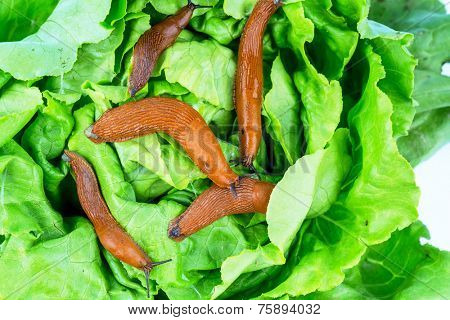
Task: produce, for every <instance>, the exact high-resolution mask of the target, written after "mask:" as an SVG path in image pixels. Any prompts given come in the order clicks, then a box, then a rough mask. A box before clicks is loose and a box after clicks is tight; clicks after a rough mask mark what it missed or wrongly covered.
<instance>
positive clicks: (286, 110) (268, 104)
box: [263, 56, 301, 165]
mask: <svg viewBox="0 0 450 320" xmlns="http://www.w3.org/2000/svg"><path fill="white" fill-rule="evenodd" d="M270 77H271V80H272V83H273V84H274V86H273V87H272V89H271V90H270V91H269V92H268V93H267V94H266V96H265V98H264V106H263V108H264V114H265V115H266V117H267V118H268V119H269V123H270V124H269V126H270V127H271V129H272V130H271V132H273V136H272V139H273V140H276V141H279V142H280V144H281V147H282V148H283V150H284V153H285V154H286V158H287V160H288V161H289V164H290V165H292V164H294V162H295V161H296V160H297V159H298V158H299V157H300V153H301V144H300V143H301V132H300V99H299V96H298V94H297V91H296V89H295V86H294V82H293V81H292V79H291V77H290V76H289V74H288V73H287V71H286V69H285V67H284V65H283V62H282V61H281V58H280V56H277V58H276V59H275V61H274V62H273V65H272V71H271V73H270Z"/></svg>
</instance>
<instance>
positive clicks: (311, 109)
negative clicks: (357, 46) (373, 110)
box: [273, 2, 342, 153]
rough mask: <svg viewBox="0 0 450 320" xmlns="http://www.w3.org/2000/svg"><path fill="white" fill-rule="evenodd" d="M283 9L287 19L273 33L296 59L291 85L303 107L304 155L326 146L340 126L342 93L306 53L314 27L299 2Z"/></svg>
mask: <svg viewBox="0 0 450 320" xmlns="http://www.w3.org/2000/svg"><path fill="white" fill-rule="evenodd" d="M282 8H283V12H284V13H285V15H286V18H287V20H284V22H282V23H277V24H275V25H274V26H273V34H274V38H275V40H276V41H275V42H276V43H277V45H278V46H279V47H281V48H291V49H292V50H294V52H295V54H296V56H297V59H298V63H297V65H298V66H297V70H296V71H295V72H294V82H295V85H296V87H297V89H298V90H299V92H300V94H301V100H302V102H303V107H304V108H303V110H302V112H301V118H302V122H303V125H304V128H305V137H306V141H307V153H314V152H315V151H317V150H320V149H322V148H323V147H324V146H325V145H326V144H327V142H328V141H329V140H330V139H331V137H332V136H333V133H334V131H335V130H336V128H337V126H338V124H339V120H340V115H341V111H342V90H341V86H340V85H339V82H337V81H335V80H331V81H328V80H327V78H326V77H325V76H324V75H322V74H320V73H319V72H318V71H317V70H316V69H315V67H314V66H313V65H312V63H311V61H310V60H309V58H308V55H307V54H306V49H305V43H306V42H311V41H312V40H313V38H314V25H313V23H312V21H311V20H309V19H307V18H306V17H305V14H304V9H303V6H302V2H298V3H293V4H289V5H284V6H283V7H282ZM286 35H287V37H286ZM286 39H287V42H286Z"/></svg>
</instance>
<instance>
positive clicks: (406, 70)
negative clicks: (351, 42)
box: [358, 19, 417, 137]
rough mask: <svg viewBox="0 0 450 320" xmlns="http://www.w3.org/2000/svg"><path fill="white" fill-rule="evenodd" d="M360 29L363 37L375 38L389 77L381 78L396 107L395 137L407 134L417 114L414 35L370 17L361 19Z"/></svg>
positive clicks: (376, 47) (394, 117)
mask: <svg viewBox="0 0 450 320" xmlns="http://www.w3.org/2000/svg"><path fill="white" fill-rule="evenodd" d="M358 30H359V32H360V33H361V37H362V38H364V39H371V44H372V45H373V47H374V51H375V52H376V53H377V54H379V55H380V56H381V59H382V61H383V66H384V68H385V70H386V77H385V78H384V79H382V80H381V81H380V89H381V90H383V92H384V93H386V94H387V95H388V96H389V99H390V100H391V102H392V105H393V107H394V112H393V114H392V117H391V119H392V125H393V131H394V137H399V136H404V135H407V133H408V129H409V127H410V126H411V123H412V121H413V118H414V115H415V108H414V106H413V99H412V94H413V88H414V68H415V67H416V64H417V60H416V59H415V58H414V57H413V55H412V54H411V53H410V52H409V47H410V46H411V43H412V42H413V35H412V34H410V33H404V32H398V31H395V30H392V29H390V28H388V27H386V26H384V25H382V24H380V23H377V22H375V21H371V20H368V19H364V20H362V21H361V22H360V23H359V25H358Z"/></svg>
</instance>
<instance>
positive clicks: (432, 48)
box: [370, 0, 450, 165]
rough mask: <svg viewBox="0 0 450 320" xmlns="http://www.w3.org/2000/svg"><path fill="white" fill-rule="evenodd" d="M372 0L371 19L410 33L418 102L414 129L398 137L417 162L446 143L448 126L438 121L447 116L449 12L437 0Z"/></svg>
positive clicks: (449, 87) (449, 86)
mask: <svg viewBox="0 0 450 320" xmlns="http://www.w3.org/2000/svg"><path fill="white" fill-rule="evenodd" d="M373 2H374V3H373V5H372V9H371V11H370V18H371V19H374V20H376V21H379V22H381V23H384V24H386V25H388V26H390V27H392V28H395V29H397V30H402V31H406V32H410V33H413V34H414V38H415V40H414V42H413V44H412V46H411V48H410V50H411V52H412V53H413V54H414V56H415V57H416V58H417V59H418V66H417V68H416V71H415V76H414V93H413V97H414V99H415V100H416V101H417V102H418V104H417V105H416V110H417V112H418V114H417V116H416V118H415V119H414V124H413V128H414V129H413V130H411V131H410V134H409V136H407V137H402V138H400V139H399V145H400V150H401V151H402V154H403V155H405V157H406V158H407V159H408V160H409V161H410V162H411V163H412V164H414V165H417V164H418V163H420V162H421V161H423V160H425V159H427V158H428V157H430V156H431V155H432V154H433V153H434V152H436V151H437V150H438V149H439V148H440V147H441V146H443V145H444V144H445V143H447V142H448V141H449V137H450V136H449V135H448V126H446V125H444V124H443V123H444V122H445V121H442V119H448V117H449V116H450V112H449V109H448V107H449V106H450V104H449V101H450V100H449V98H450V96H449V94H450V78H449V77H448V76H444V75H442V74H441V72H442V65H443V64H444V63H446V62H448V59H449V55H448V49H447V48H448V47H449V46H450V28H449V26H450V15H448V14H447V13H446V10H445V7H444V5H443V4H442V3H441V2H440V1H438V0H432V1H427V0H413V1H406V0H401V1H381V0H376V1H373ZM398 17H401V19H398ZM435 109H444V110H440V111H437V110H436V111H435ZM421 113H429V114H428V115H425V114H421ZM425 119H427V120H425ZM433 121H434V122H433Z"/></svg>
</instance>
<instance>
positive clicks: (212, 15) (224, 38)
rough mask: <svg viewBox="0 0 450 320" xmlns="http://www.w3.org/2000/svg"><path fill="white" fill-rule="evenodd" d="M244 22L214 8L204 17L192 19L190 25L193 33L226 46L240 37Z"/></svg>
mask: <svg viewBox="0 0 450 320" xmlns="http://www.w3.org/2000/svg"><path fill="white" fill-rule="evenodd" d="M245 22H246V21H245V20H237V19H234V18H233V17H229V16H227V15H226V14H225V12H224V11H223V10H222V9H219V8H214V9H211V10H209V11H208V12H206V13H205V14H204V15H201V16H197V17H194V18H193V19H192V20H191V22H190V25H191V26H192V28H194V30H195V31H198V32H203V33H205V34H207V35H209V36H211V37H212V38H213V39H214V40H217V41H218V42H219V43H220V44H224V45H227V44H229V43H230V42H231V41H233V40H234V39H237V38H239V37H240V35H241V33H242V30H243V29H244V26H245Z"/></svg>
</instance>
